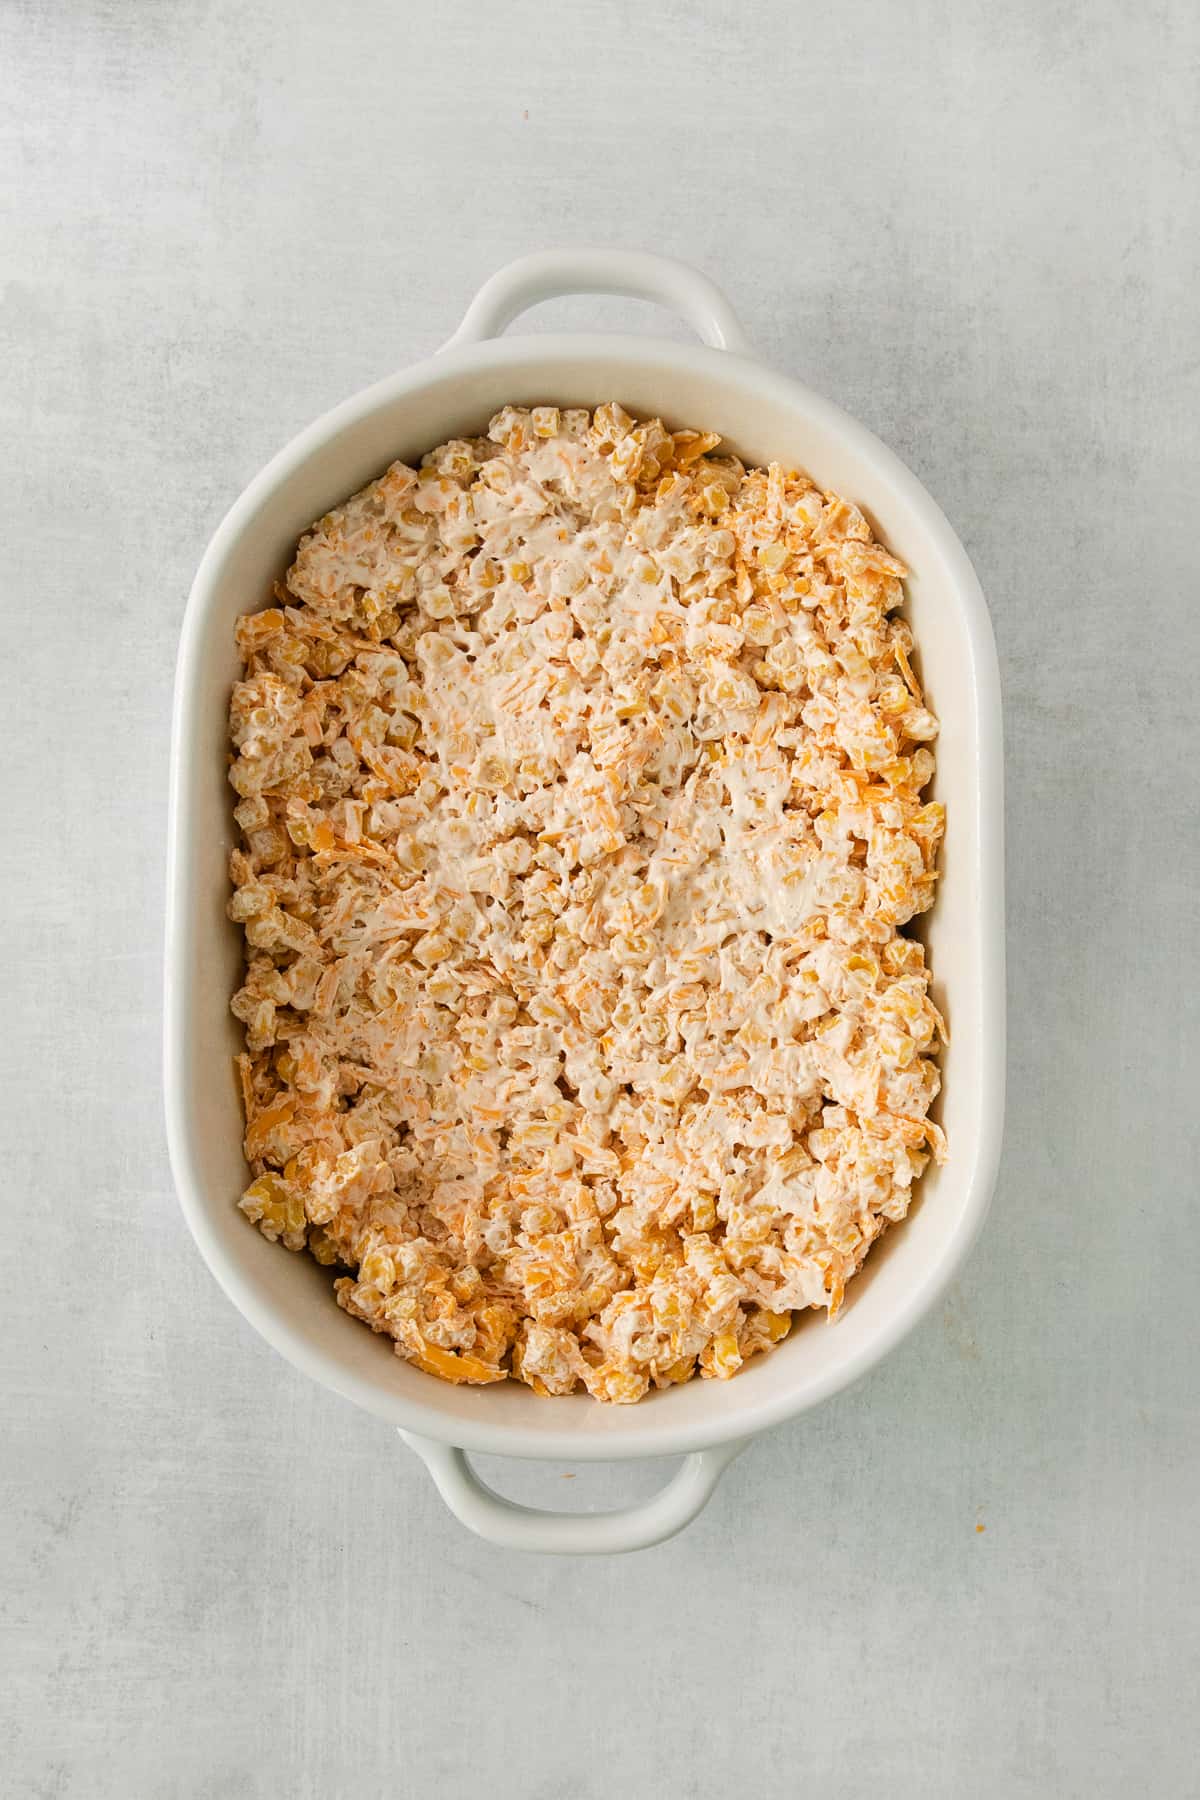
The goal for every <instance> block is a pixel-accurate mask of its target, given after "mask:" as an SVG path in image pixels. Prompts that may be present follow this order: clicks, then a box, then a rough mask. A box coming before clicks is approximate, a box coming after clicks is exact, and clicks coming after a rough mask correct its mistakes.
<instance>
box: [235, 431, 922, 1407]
mask: <svg viewBox="0 0 1200 1800" xmlns="http://www.w3.org/2000/svg"><path fill="white" fill-rule="evenodd" d="M718 447H719V439H718V438H717V437H716V436H715V435H714V434H711V433H704V432H699V431H694V430H688V431H673V432H672V431H668V430H667V429H666V428H665V427H664V425H663V424H662V423H661V422H660V421H658V420H647V421H643V422H637V421H635V420H633V419H632V418H630V417H629V416H628V415H627V414H626V413H625V412H623V410H622V409H621V407H620V406H618V405H616V404H611V405H605V406H601V407H599V408H597V409H596V411H595V412H594V413H592V412H588V411H584V410H582V409H578V410H572V409H567V410H561V411H560V410H559V409H558V408H555V407H551V406H543V407H534V408H532V409H531V410H524V409H517V408H513V407H506V408H505V409H504V410H503V411H502V412H500V413H499V414H498V415H497V416H496V417H495V418H494V419H493V420H492V422H491V425H490V427H489V430H488V433H487V436H486V437H481V438H473V439H462V440H455V441H452V442H450V443H447V444H444V445H442V446H441V447H440V448H438V449H436V450H434V451H432V452H430V454H429V455H428V456H426V457H425V458H424V459H423V461H422V464H421V467H420V469H419V470H414V469H412V468H409V467H406V466H405V465H403V464H401V463H396V464H394V465H393V466H392V467H391V468H390V469H388V470H387V472H386V473H385V474H384V475H383V476H382V477H380V479H379V480H377V481H375V482H372V483H371V484H370V485H369V486H368V487H366V488H364V489H363V490H362V492H360V493H358V494H356V495H354V496H353V497H352V498H351V499H349V500H348V501H346V502H345V504H344V505H342V506H340V507H337V508H336V509H335V510H334V511H332V512H331V513H329V514H328V515H327V516H326V517H324V518H323V519H321V520H319V521H318V522H317V523H316V524H315V525H314V526H313V528H312V529H311V531H310V532H309V533H308V534H307V535H306V536H305V537H304V538H303V539H302V541H301V543H300V545H299V547H298V550H297V552H296V556H295V560H294V562H293V564H292V566H291V568H290V570H289V572H288V574H287V578H286V583H285V584H281V585H280V587H279V589H278V592H277V594H276V596H275V599H276V604H275V605H274V606H272V607H270V608H268V609H267V610H265V611H260V612H255V613H248V614H246V615H245V616H244V617H243V618H242V619H241V620H240V621H239V624H238V645H239V650H240V653H241V656H242V659H243V664H244V668H243V675H242V678H241V679H240V680H239V681H238V683H237V684H236V686H235V689H234V693H233V699H232V705H231V735H232V742H233V748H234V755H233V759H232V765H231V769H230V780H231V781H232V783H233V786H234V788H235V790H236V793H237V796H238V802H237V806H236V814H235V816H236V819H237V823H238V827H239V829H240V833H241V840H240V846H239V848H237V849H235V850H234V852H233V854H232V858H231V875H232V881H233V886H234V894H233V898H232V900H231V902H230V906H229V912H230V916H231V917H232V918H233V919H235V920H236V921H238V922H239V923H240V924H241V925H242V927H243V929H244V933H245V940H246V966H245V975H244V983H243V985H242V987H241V989H240V990H239V992H238V993H237V995H236V996H235V998H234V1001H233V1010H234V1012H235V1014H236V1015H237V1017H238V1019H239V1020H240V1021H241V1022H242V1024H243V1026H244V1028H245V1046H246V1047H245V1052H244V1054H243V1055H242V1056H241V1057H240V1058H239V1072H240V1080H241V1087H242V1095H243V1101H244V1105H245V1113H246V1139H245V1150H246V1156H247V1159H248V1161H249V1163H250V1166H251V1172H252V1174H253V1180H252V1181H251V1183H250V1186H249V1187H248V1188H247V1190H246V1192H245V1194H244V1196H243V1197H242V1200H241V1206H242V1209H243V1211H244V1212H245V1213H246V1215H247V1217H248V1218H249V1219H250V1220H252V1221H253V1222H254V1223H255V1224H257V1225H258V1227H259V1229H260V1230H261V1231H262V1232H264V1233H265V1234H266V1236H267V1237H269V1238H271V1239H274V1240H278V1241H279V1242H281V1243H283V1244H284V1245H286V1246H287V1247H288V1248H289V1249H292V1250H302V1249H305V1248H307V1249H308V1250H309V1251H310V1252H311V1253H312V1255H313V1256H315V1257H316V1259H317V1260H318V1262H321V1263H324V1264H327V1265H330V1266H331V1267H333V1266H335V1265H336V1266H337V1267H338V1268H339V1269H340V1270H341V1271H342V1273H341V1274H340V1275H339V1276H338V1278H337V1280H336V1292H337V1298H338V1301H339V1303H340V1304H341V1305H342V1306H343V1307H344V1308H345V1309H346V1310H347V1311H348V1312H350V1313H352V1314H353V1315H354V1316H356V1317H357V1318H359V1319H362V1320H365V1321H366V1322H367V1323H368V1324H369V1325H371V1326H372V1327H373V1329H374V1330H376V1331H378V1332H381V1333H383V1334H385V1335H386V1336H387V1337H389V1338H390V1339H392V1340H393V1342H394V1345H395V1348H396V1351H397V1352H398V1353H399V1354H400V1355H402V1356H404V1357H406V1358H408V1359H409V1360H411V1361H412V1362H413V1363H415V1364H416V1365H417V1366H418V1367H419V1368H421V1369H423V1370H425V1371H427V1372H428V1373H430V1374H433V1375H438V1376H441V1377H443V1378H444V1379H447V1380H450V1381H466V1382H493V1381H502V1380H505V1379H508V1378H515V1379H517V1380H520V1381H523V1382H526V1383H527V1384H528V1385H529V1386H531V1387H532V1388H533V1389H534V1390H535V1391H536V1392H537V1393H539V1394H545V1395H559V1394H568V1393H571V1392H572V1391H574V1390H576V1389H578V1388H580V1387H582V1388H586V1390H587V1391H588V1392H589V1393H590V1394H592V1395H593V1396H595V1397H596V1398H597V1399H600V1400H605V1401H610V1402H618V1403H629V1402H633V1401H637V1400H640V1399H641V1398H642V1397H643V1396H644V1395H645V1394H646V1393H647V1392H648V1391H649V1389H650V1388H652V1387H663V1386H666V1385H669V1384H671V1383H674V1382H680V1381H686V1380H687V1379H689V1377H691V1376H692V1375H694V1374H700V1375H702V1376H705V1377H715V1378H720V1379H724V1378H727V1377H729V1376H732V1375H734V1374H735V1373H736V1372H737V1371H738V1369H739V1368H741V1367H742V1365H743V1364H744V1363H745V1362H746V1361H747V1360H748V1359H749V1358H751V1357H753V1356H755V1355H756V1354H759V1353H761V1352H765V1351H767V1350H770V1349H771V1348H772V1347H773V1346H774V1345H775V1344H777V1343H778V1342H780V1341H781V1339H783V1338H784V1337H785V1336H786V1335H787V1333H788V1331H789V1329H790V1327H791V1323H792V1319H793V1317H794V1315H795V1314H796V1313H798V1312H801V1311H803V1310H805V1309H808V1308H819V1309H824V1310H826V1311H827V1313H828V1314H829V1316H830V1317H831V1318H832V1317H834V1316H835V1315H836V1313H837V1311H838V1309H839V1307H840V1306H841V1305H842V1302H843V1296H844V1293H845V1288H846V1283H847V1282H848V1281H849V1280H850V1278H851V1277H852V1276H853V1275H854V1274H855V1272H856V1271H857V1270H858V1269H859V1268H860V1266H861V1264H862V1262H863V1259H864V1257H865V1256H866V1254H867V1251H868V1250H869V1248H870V1246H871V1244H872V1243H873V1242H874V1240H875V1239H876V1238H877V1237H878V1236H879V1235H880V1233H881V1232H882V1231H883V1230H884V1228H885V1226H886V1225H887V1224H888V1223H889V1222H895V1221H899V1220H901V1219H902V1218H903V1217H904V1215H905V1213H906V1211H907V1210H908V1207H909V1203H910V1199H911V1195H912V1187H913V1183H914V1181H915V1179H916V1178H917V1177H918V1176H919V1175H920V1173H921V1171H922V1169H923V1168H924V1166H925V1164H926V1162H927V1160H928V1158H929V1156H930V1155H933V1156H935V1157H937V1158H939V1159H941V1158H942V1157H943V1156H944V1154H945V1147H944V1143H943V1140H942V1134H941V1132H940V1130H939V1128H938V1127H937V1125H936V1124H935V1123H934V1122H933V1121H932V1120H931V1119H930V1118H929V1108H930V1106H931V1104H932V1102H933V1100H934V1098H935V1096H936V1094H937V1091H938V1072H937V1065H936V1062H935V1060H934V1057H935V1046H936V1040H937V1038H938V1036H939V1034H941V1033H942V1032H943V1027H942V1023H941V1020H940V1018H939V1016H938V1013H937V1011H936V1009H935V1007H934V1006H933V1004H932V1001H931V1000H930V997H929V992H928V989H929V971H928V969H927V967H926V962H925V955H924V951H923V948H922V945H921V944H920V942H919V941H917V940H916V939H915V938H912V937H909V936H907V935H905V933H904V927H905V926H906V925H907V924H908V923H909V921H910V920H912V919H913V918H914V917H915V916H916V915H917V914H919V913H920V912H922V911H923V910H925V909H926V908H927V907H928V906H929V905H930V904H931V903H932V900H933V894H934V887H935V881H936V860H937V853H938V846H939V843H940V841H941V837H942V831H943V823H944V821H943V813H942V808H941V806H940V805H939V804H938V803H936V802H931V801H926V800H925V799H924V798H923V790H924V789H925V787H926V786H927V784H928V782H929V780H930V778H931V776H932V773H933V768H934V759H933V755H932V752H931V750H930V749H929V748H928V746H929V744H930V743H931V742H932V740H933V739H934V737H935V735H936V731H937V723H936V720H935V719H934V718H933V716H932V714H931V713H930V711H929V709H928V708H927V707H926V705H925V704H924V701H923V698H922V695H921V691H920V688H919V685H918V682H917V679H916V676H915V674H914V670H913V666H912V660H911V655H912V651H913V641H912V634H911V632H910V630H909V627H908V625H907V623H906V622H905V621H904V620H903V619H902V618H901V617H900V616H898V614H897V612H896V608H897V607H898V606H899V605H900V603H901V601H902V598H903V588H902V582H903V577H904V574H905V570H904V568H903V566H902V564H901V563H900V562H899V561H898V560H897V559H896V558H895V557H894V556H892V555H890V554H889V553H888V551H887V550H886V549H884V548H883V547H882V546H881V545H880V544H879V543H877V542H876V541H875V540H874V538H873V536H872V533H871V530H870V527H869V525H868V523H867V521H866V519H865V518H864V517H863V515H862V513H861V512H860V511H859V510H858V509H857V508H856V507H855V506H854V505H853V504H851V503H850V502H849V501H848V500H845V499H843V498H841V497H839V496H838V495H837V494H834V493H830V492H824V491H822V490H821V489H820V488H819V487H818V486H816V485H815V484H814V482H813V481H812V480H810V479H809V478H808V477H807V476H806V475H804V474H801V473H799V472H797V471H795V470H792V469H785V468H781V467H778V466H774V465H773V466H771V467H770V468H768V469H758V468H753V469H747V468H745V467H744V466H743V464H742V463H741V462H739V461H738V460H737V459H736V458H735V457H732V456H721V455H719V454H716V452H717V451H718Z"/></svg>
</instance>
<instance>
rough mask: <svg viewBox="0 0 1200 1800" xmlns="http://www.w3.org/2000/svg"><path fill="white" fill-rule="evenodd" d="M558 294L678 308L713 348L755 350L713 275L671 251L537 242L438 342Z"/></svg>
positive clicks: (463, 337)
mask: <svg viewBox="0 0 1200 1800" xmlns="http://www.w3.org/2000/svg"><path fill="white" fill-rule="evenodd" d="M563 294H622V295H624V296H626V297H627V298H628V299H631V300H650V301H653V302H654V303H655V305H657V306H665V307H667V308H668V310H669V311H671V312H674V313H678V314H679V316H680V318H682V319H685V320H686V321H687V323H688V324H689V325H690V326H691V327H692V329H693V330H694V331H695V332H696V334H697V336H699V337H700V338H701V339H703V341H704V342H705V343H706V344H708V345H709V346H710V347H711V348H712V349H714V350H732V351H734V352H735V353H736V354H737V355H739V356H751V355H753V351H752V349H751V347H750V342H749V339H748V338H747V336H746V334H745V332H744V331H743V330H742V327H741V324H740V323H739V321H738V317H737V314H736V313H735V312H734V310H733V308H732V306H730V304H729V302H728V300H727V299H726V298H725V296H724V294H723V293H722V292H721V290H720V288H719V287H717V286H716V284H715V282H712V281H710V280H709V279H708V276H707V275H702V274H701V273H700V271H699V269H693V268H692V267H691V266H690V265H689V264H688V263H683V262H677V261H676V260H675V258H674V257H673V256H652V255H650V253H649V252H648V251H645V250H542V251H538V252H536V253H535V254H534V255H532V256H519V257H518V258H517V259H516V261H515V262H510V263H506V264H505V266H504V268H502V269H497V271H496V273H495V274H494V275H493V276H492V277H491V279H490V280H488V281H485V282H484V284H483V286H482V287H481V288H480V290H479V292H478V293H477V294H476V296H475V298H474V299H473V300H472V302H471V304H470V306H469V307H468V308H467V311H466V316H465V317H464V319H463V322H462V324H461V325H460V326H459V328H458V330H457V331H456V332H455V334H454V336H453V337H452V338H451V339H450V340H449V341H448V342H447V343H445V344H443V346H442V348H443V349H444V350H451V349H457V348H458V347H459V346H460V345H462V344H478V343H481V342H482V341H483V340H484V339H485V338H493V337H499V336H500V333H501V332H502V331H504V330H505V329H506V327H507V326H509V325H511V324H512V322H513V320H514V319H515V318H517V317H519V315H520V314H521V313H523V312H525V311H527V310H528V308H529V307H531V306H537V305H538V304H539V302H540V301H542V300H554V299H557V298H558V297H559V296H560V295H563Z"/></svg>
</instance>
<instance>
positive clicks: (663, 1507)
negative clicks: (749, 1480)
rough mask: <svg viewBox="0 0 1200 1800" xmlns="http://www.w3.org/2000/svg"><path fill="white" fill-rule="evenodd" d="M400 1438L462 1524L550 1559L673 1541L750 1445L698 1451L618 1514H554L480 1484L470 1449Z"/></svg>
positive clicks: (409, 1435)
mask: <svg viewBox="0 0 1200 1800" xmlns="http://www.w3.org/2000/svg"><path fill="white" fill-rule="evenodd" d="M400 1436H401V1437H402V1438H403V1439H404V1441H405V1443H406V1444H407V1445H408V1446H409V1448H410V1449H412V1450H415V1451H416V1453H417V1455H418V1456H419V1457H420V1458H421V1460H422V1461H423V1462H424V1464H425V1466H426V1468H427V1469H428V1470H429V1473H430V1474H431V1475H432V1476H433V1480H434V1485H435V1486H436V1488H437V1490H438V1493H439V1494H440V1495H441V1496H442V1499H443V1500H444V1501H445V1502H446V1505H447V1506H448V1507H449V1508H450V1511H451V1512H452V1513H453V1514H454V1516H455V1518H456V1519H457V1520H458V1521H459V1523H460V1524H462V1525H465V1526H466V1527H467V1529H468V1530H469V1531H474V1532H475V1533H477V1535H478V1536H479V1537H481V1538H486V1539H487V1541H488V1543H490V1544H499V1545H500V1547H501V1548H502V1549H504V1550H537V1551H540V1552H541V1553H542V1555H544V1556H546V1555H548V1556H609V1555H618V1554H621V1553H622V1552H624V1551H627V1550H647V1549H649V1547H650V1545H651V1544H660V1543H661V1542H662V1541H663V1539H664V1538H669V1537H674V1535H675V1533H676V1532H677V1531H682V1530H683V1528H684V1526H685V1525H690V1524H691V1522H692V1520H693V1519H694V1518H695V1517H696V1514H697V1513H698V1512H700V1510H701V1509H702V1508H703V1507H704V1506H705V1505H706V1504H707V1503H708V1501H709V1500H710V1499H711V1498H712V1495H713V1491H714V1489H715V1488H716V1485H717V1483H718V1481H719V1480H720V1479H721V1476H722V1475H723V1474H724V1472H725V1470H726V1469H727V1468H728V1467H729V1464H730V1463H731V1462H732V1461H733V1459H734V1457H735V1456H737V1455H738V1454H739V1453H740V1452H741V1451H742V1450H744V1449H745V1448H746V1445H747V1443H748V1442H749V1439H748V1438H738V1439H736V1440H735V1441H734V1442H733V1443H732V1444H718V1445H717V1446H716V1447H715V1448H714V1449H711V1450H694V1451H693V1452H692V1454H691V1455H690V1456H687V1457H685V1458H684V1462H683V1467H682V1468H681V1469H680V1470H679V1472H678V1473H677V1474H676V1475H674V1476H673V1477H672V1479H671V1480H670V1481H668V1483H667V1485H666V1486H665V1487H663V1488H660V1489H659V1491H658V1493H657V1494H655V1495H653V1496H652V1498H651V1499H649V1500H643V1501H642V1502H641V1504H640V1505H638V1506H626V1507H622V1508H620V1509H619V1510H618V1511H616V1512H602V1513H556V1512H543V1511H542V1510H541V1509H540V1508H538V1507H533V1506H519V1505H518V1504H517V1502H516V1501H515V1500H506V1499H505V1498H504V1496H503V1495H502V1494H498V1493H496V1491H495V1489H494V1488H490V1487H488V1485H487V1483H486V1482H483V1481H481V1480H480V1479H479V1476H478V1475H477V1474H476V1473H475V1471H474V1469H473V1468H472V1467H471V1464H470V1461H469V1459H468V1457H467V1453H466V1451H465V1450H458V1449H456V1448H455V1447H454V1445H453V1444H440V1443H437V1442H436V1441H435V1440H434V1439H433V1438H427V1437H418V1435H417V1433H416V1432H415V1431H402V1432H401V1433H400Z"/></svg>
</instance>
